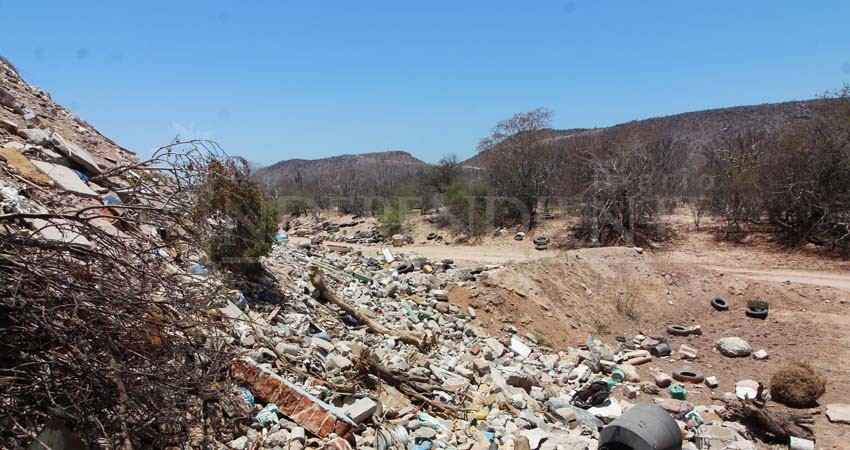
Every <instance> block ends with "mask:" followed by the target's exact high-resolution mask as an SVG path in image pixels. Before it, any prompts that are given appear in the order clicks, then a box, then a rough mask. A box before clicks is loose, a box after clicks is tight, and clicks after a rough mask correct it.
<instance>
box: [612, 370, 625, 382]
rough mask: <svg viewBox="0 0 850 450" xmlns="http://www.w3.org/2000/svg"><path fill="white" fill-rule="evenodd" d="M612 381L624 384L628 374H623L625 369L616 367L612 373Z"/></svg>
mask: <svg viewBox="0 0 850 450" xmlns="http://www.w3.org/2000/svg"><path fill="white" fill-rule="evenodd" d="M611 379H612V380H614V381H616V382H617V383H622V382H623V381H624V380H625V379H626V372H623V369H621V368H619V367H616V368H614V370H612V371H611Z"/></svg>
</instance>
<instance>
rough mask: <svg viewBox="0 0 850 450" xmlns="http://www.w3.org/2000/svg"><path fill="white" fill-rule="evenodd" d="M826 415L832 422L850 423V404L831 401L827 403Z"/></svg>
mask: <svg viewBox="0 0 850 450" xmlns="http://www.w3.org/2000/svg"><path fill="white" fill-rule="evenodd" d="M826 417H827V418H828V419H829V421H830V422H835V423H846V424H850V404H847V403H830V404H829V405H826Z"/></svg>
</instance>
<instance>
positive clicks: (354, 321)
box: [343, 314, 363, 327]
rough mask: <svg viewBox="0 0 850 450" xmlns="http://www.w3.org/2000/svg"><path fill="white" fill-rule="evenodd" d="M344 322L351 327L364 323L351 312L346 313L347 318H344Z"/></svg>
mask: <svg viewBox="0 0 850 450" xmlns="http://www.w3.org/2000/svg"><path fill="white" fill-rule="evenodd" d="M343 322H345V324H346V325H348V326H350V327H359V326H361V325H363V324H362V323H360V321H359V320H357V319H355V318H354V316H352V315H351V314H346V315H345V318H344V319H343Z"/></svg>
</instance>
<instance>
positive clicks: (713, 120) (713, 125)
mask: <svg viewBox="0 0 850 450" xmlns="http://www.w3.org/2000/svg"><path fill="white" fill-rule="evenodd" d="M816 101H817V100H803V101H790V102H784V103H768V104H762V105H750V106H735V107H730V108H719V109H710V110H704V111H695V112H686V113H681V114H674V115H670V116H664V117H654V118H650V119H642V120H635V121H632V122H627V123H623V124H619V125H613V126H610V127H600V128H589V129H581V128H580V129H569V130H552V133H553V137H552V138H550V140H551V141H552V142H558V141H565V140H568V139H570V138H572V137H576V136H584V135H589V134H594V133H603V134H604V133H621V132H624V131H625V132H627V133H628V132H629V131H631V130H635V131H637V130H638V129H642V128H645V127H646V126H647V125H649V126H653V127H655V128H656V129H657V130H658V131H660V132H662V133H665V134H669V135H672V136H674V137H675V138H676V139H679V140H682V141H684V143H685V145H687V146H688V148H689V151H690V152H691V153H692V154H694V153H696V152H698V151H699V150H700V149H702V148H703V147H704V146H706V145H709V144H710V143H711V142H713V141H714V140H715V139H716V138H717V137H719V136H722V135H724V134H730V133H736V132H739V131H743V130H748V129H751V130H756V131H765V132H769V131H774V130H777V129H779V128H781V127H784V126H788V125H789V124H791V123H793V122H794V121H797V120H806V119H807V118H808V117H810V116H811V114H812V107H813V106H814V103H815V102H816ZM434 156H435V157H436V156H438V155H434ZM461 165H462V166H464V167H466V168H468V169H477V168H482V166H483V163H482V155H481V154H476V155H474V156H472V157H471V158H469V159H467V160H465V161H463V162H462V163H461ZM428 167H430V165H429V164H428V163H426V162H424V161H422V160H420V159H417V158H415V157H413V156H412V155H411V154H410V153H407V152H405V151H386V152H375V153H364V154H354V155H341V156H334V157H330V158H321V159H313V160H306V159H290V160H284V161H280V162H278V163H275V164H272V165H271V166H268V167H264V168H261V169H258V170H257V171H256V174H257V176H258V178H260V179H261V180H262V181H263V183H264V184H265V185H266V186H267V187H269V188H270V189H273V190H275V191H277V192H281V193H294V192H308V193H312V194H319V195H352V194H356V195H368V194H374V193H385V192H386V191H384V190H383V189H388V188H390V189H391V188H393V187H395V186H398V185H400V184H402V183H403V182H405V181H409V180H410V177H413V176H417V175H418V174H420V173H422V172H423V171H424V170H426V169H427V168H428Z"/></svg>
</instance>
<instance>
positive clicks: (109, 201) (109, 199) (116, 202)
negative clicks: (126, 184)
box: [101, 192, 124, 206]
mask: <svg viewBox="0 0 850 450" xmlns="http://www.w3.org/2000/svg"><path fill="white" fill-rule="evenodd" d="M101 198H102V199H103V203H104V204H105V205H106V206H120V205H123V204H124V203H123V202H122V201H121V199H120V198H119V197H118V194H116V193H114V192H109V193H107V194H105V195H104V196H103V197H101Z"/></svg>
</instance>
